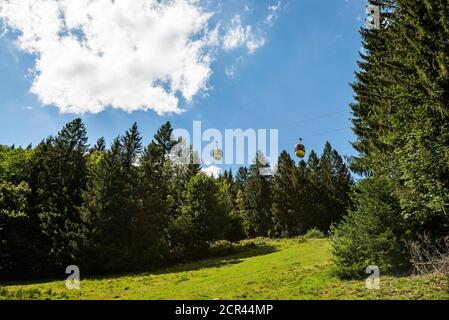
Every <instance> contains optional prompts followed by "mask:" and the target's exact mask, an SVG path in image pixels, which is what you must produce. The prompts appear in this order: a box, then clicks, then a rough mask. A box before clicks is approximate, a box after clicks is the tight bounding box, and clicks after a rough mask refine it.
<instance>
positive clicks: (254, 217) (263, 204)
mask: <svg viewBox="0 0 449 320" xmlns="http://www.w3.org/2000/svg"><path fill="white" fill-rule="evenodd" d="M268 167H269V164H268V161H267V160H266V159H265V157H264V156H263V154H262V153H261V152H260V151H259V152H258V154H257V156H256V158H255V159H254V164H253V165H252V166H251V168H250V170H249V175H248V178H247V182H246V188H245V190H244V196H243V197H244V200H243V201H242V203H243V205H244V208H243V210H242V211H241V214H242V215H243V216H242V219H243V227H244V230H245V233H246V235H247V236H248V237H250V238H251V237H257V236H268V235H271V233H272V231H273V219H272V213H271V207H272V197H271V183H272V181H271V180H272V179H271V177H270V176H266V175H263V174H262V173H263V172H262V170H265V169H266V168H268Z"/></svg>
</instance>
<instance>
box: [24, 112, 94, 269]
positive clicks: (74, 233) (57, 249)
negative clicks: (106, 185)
mask: <svg viewBox="0 0 449 320" xmlns="http://www.w3.org/2000/svg"><path fill="white" fill-rule="evenodd" d="M87 151H88V145H87V135H86V129H85V127H84V124H83V123H82V121H81V119H75V120H74V121H72V122H70V123H68V124H67V125H66V126H65V127H64V128H63V129H62V130H61V131H60V132H59V133H58V135H57V136H56V137H55V138H48V139H47V140H46V141H44V142H42V143H41V144H40V145H39V146H38V147H37V149H36V151H35V153H34V155H33V158H32V160H31V172H32V174H31V177H30V188H31V190H32V194H31V205H32V209H31V210H32V212H33V214H37V215H38V216H39V219H40V224H41V229H42V232H43V233H44V235H45V237H46V239H47V242H48V250H49V251H48V256H49V259H50V261H51V262H50V263H51V264H52V265H53V266H54V267H56V268H61V267H65V266H67V265H69V264H73V263H74V262H75V260H76V259H77V257H78V256H79V246H80V244H81V242H82V234H83V225H82V223H81V219H80V216H79V211H78V207H79V206H80V205H81V204H82V197H81V194H82V192H83V191H84V190H85V187H86V181H87V164H86V157H85V155H86V154H87Z"/></svg>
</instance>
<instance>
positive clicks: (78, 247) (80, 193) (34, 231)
mask: <svg viewBox="0 0 449 320" xmlns="http://www.w3.org/2000/svg"><path fill="white" fill-rule="evenodd" d="M178 143H179V140H176V139H175V138H174V137H173V135H172V127H171V125H170V123H166V124H165V125H163V126H162V127H161V128H160V129H159V130H158V132H157V133H156V134H155V136H154V139H153V140H152V141H151V142H150V143H149V144H148V145H147V146H145V147H144V146H143V144H142V138H141V135H140V133H139V131H138V128H137V125H136V124H134V125H133V126H132V128H130V129H129V130H128V131H127V132H126V133H125V134H124V135H123V136H120V137H117V138H116V139H115V140H114V141H113V143H112V144H111V146H110V147H109V148H107V147H106V144H105V140H104V139H99V140H98V141H97V143H96V144H95V145H93V146H89V145H88V138H87V133H86V129H85V127H84V125H83V123H82V122H81V120H80V119H76V120H74V121H72V122H70V123H68V124H67V125H66V126H65V127H64V128H63V129H62V130H61V131H60V132H59V133H58V134H57V135H56V136H55V137H49V138H47V139H45V140H44V141H42V142H41V143H40V144H39V145H38V146H37V147H35V148H32V147H31V146H30V147H28V148H27V149H22V148H14V147H6V146H0V240H1V241H2V242H1V251H0V278H1V279H21V278H34V277H40V276H52V275H59V276H60V275H61V274H63V273H64V271H65V267H66V266H68V265H73V264H74V265H78V266H79V267H80V269H81V272H83V274H94V273H112V272H126V271H139V270H149V269H152V268H156V267H161V266H166V265H169V264H173V263H176V262H179V261H184V260H190V259H196V258H201V257H205V256H207V254H208V250H209V247H210V245H211V243H213V242H214V241H217V240H228V241H237V240H240V239H243V238H249V237H257V236H270V237H286V236H295V235H300V234H303V233H305V232H306V231H307V230H309V229H312V228H318V229H320V230H322V231H327V230H329V228H330V226H331V224H332V223H334V222H337V221H338V220H339V219H340V218H341V216H342V215H343V214H344V213H345V211H346V210H347V207H348V205H349V195H348V194H349V190H350V189H351V185H352V179H351V176H350V174H349V172H348V168H347V167H346V165H345V163H344V161H343V160H342V158H341V156H340V155H339V154H338V153H337V151H335V150H333V149H332V147H331V145H330V144H326V147H325V149H324V152H323V154H322V156H321V158H319V157H318V156H317V154H316V153H315V152H313V151H312V152H311V154H310V157H309V159H308V162H307V163H306V162H304V161H301V162H299V164H296V163H295V162H294V161H293V160H292V159H291V158H290V156H289V154H288V153H286V152H283V153H282V154H281V155H280V157H279V163H278V167H277V170H276V173H275V175H274V176H264V175H262V174H261V173H262V170H261V169H263V168H264V167H266V166H267V164H266V161H265V159H263V160H262V157H263V155H262V154H259V155H258V156H257V157H256V159H255V161H254V164H253V165H252V166H251V167H249V168H240V169H239V170H238V172H237V173H236V174H235V175H234V174H233V173H232V172H231V171H226V172H224V174H222V175H221V176H220V177H219V178H212V177H208V176H206V175H205V174H203V173H201V168H200V166H199V165H196V164H188V165H179V164H176V162H174V161H172V158H171V157H170V153H171V151H172V149H173V148H174V147H175V146H177V145H178ZM188 152H190V153H192V151H191V148H190V149H189V150H188ZM192 156H193V155H192Z"/></svg>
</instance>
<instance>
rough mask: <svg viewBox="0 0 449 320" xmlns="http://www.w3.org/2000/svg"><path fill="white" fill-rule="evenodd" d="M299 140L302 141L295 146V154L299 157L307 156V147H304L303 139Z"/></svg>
mask: <svg viewBox="0 0 449 320" xmlns="http://www.w3.org/2000/svg"><path fill="white" fill-rule="evenodd" d="M299 141H300V142H301V143H298V144H297V145H296V146H295V155H296V156H297V157H298V158H301V159H302V158H304V157H305V156H306V148H305V147H304V145H303V144H302V139H299Z"/></svg>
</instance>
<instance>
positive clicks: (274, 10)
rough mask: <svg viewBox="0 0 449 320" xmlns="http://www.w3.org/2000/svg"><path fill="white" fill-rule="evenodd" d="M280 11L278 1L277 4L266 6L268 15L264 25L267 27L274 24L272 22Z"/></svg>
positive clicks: (280, 3)
mask: <svg viewBox="0 0 449 320" xmlns="http://www.w3.org/2000/svg"><path fill="white" fill-rule="evenodd" d="M281 9H282V2H281V1H279V2H278V3H277V4H274V5H270V6H268V11H269V14H268V16H267V17H266V18H265V23H266V24H268V25H269V26H272V25H273V23H274V20H276V19H277V17H278V12H279V11H280V10H281Z"/></svg>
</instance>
